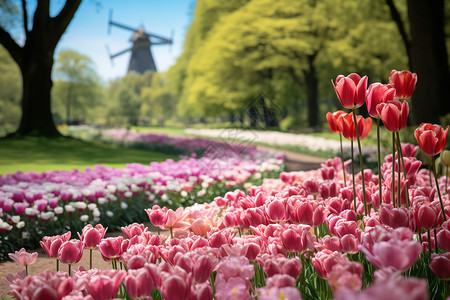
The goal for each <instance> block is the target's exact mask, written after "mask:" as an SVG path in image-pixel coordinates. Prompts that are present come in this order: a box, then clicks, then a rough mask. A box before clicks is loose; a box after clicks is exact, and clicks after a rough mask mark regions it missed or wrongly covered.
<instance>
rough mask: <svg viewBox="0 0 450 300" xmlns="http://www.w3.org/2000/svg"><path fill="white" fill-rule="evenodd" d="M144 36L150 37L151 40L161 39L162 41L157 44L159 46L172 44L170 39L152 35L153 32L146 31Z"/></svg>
mask: <svg viewBox="0 0 450 300" xmlns="http://www.w3.org/2000/svg"><path fill="white" fill-rule="evenodd" d="M144 34H145V35H146V36H148V37H149V38H156V39H159V40H160V41H157V42H155V44H157V45H161V44H170V43H172V41H171V40H169V39H168V38H166V37H163V36H161V35H157V34H154V33H151V32H147V31H144ZM152 44H153V42H152Z"/></svg>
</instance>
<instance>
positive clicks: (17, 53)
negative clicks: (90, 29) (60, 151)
mask: <svg viewBox="0 0 450 300" xmlns="http://www.w3.org/2000/svg"><path fill="white" fill-rule="evenodd" d="M21 3H22V15H23V23H22V24H23V30H24V35H23V37H24V40H25V41H24V44H23V46H20V45H19V44H18V43H17V42H16V41H15V40H14V39H13V37H12V36H11V34H10V33H9V32H7V31H6V29H5V28H4V27H1V26H0V43H1V44H2V45H3V46H4V47H5V48H6V50H7V51H8V52H9V54H10V55H11V57H12V58H13V59H14V61H15V62H16V63H17V65H18V66H19V68H20V71H21V75H22V82H23V85H22V118H21V120H20V125H19V128H18V129H17V131H16V134H17V135H29V134H36V135H45V136H57V135H59V132H58V130H57V129H56V127H55V124H54V122H53V118H52V113H51V103H50V91H51V88H52V79H51V72H52V67H53V55H54V52H55V48H56V45H57V44H58V42H59V40H60V38H61V36H62V35H63V33H64V32H65V30H66V28H67V26H68V25H69V23H70V21H71V20H72V18H73V16H74V14H75V12H76V10H77V9H78V7H79V5H80V3H81V0H70V1H69V0H67V1H65V2H64V5H63V7H62V9H61V11H60V12H59V13H58V14H57V15H56V16H54V17H51V16H50V0H39V1H37V4H36V10H35V11H34V14H33V18H32V20H30V21H31V22H29V20H28V18H29V16H28V11H27V1H26V0H22V1H21ZM30 24H31V25H32V26H31V29H30V26H29V25H30Z"/></svg>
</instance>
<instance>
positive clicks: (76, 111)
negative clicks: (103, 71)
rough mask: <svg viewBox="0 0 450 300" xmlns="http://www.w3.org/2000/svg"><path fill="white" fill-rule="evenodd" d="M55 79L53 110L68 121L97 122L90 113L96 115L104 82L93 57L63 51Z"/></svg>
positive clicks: (59, 57)
mask: <svg viewBox="0 0 450 300" xmlns="http://www.w3.org/2000/svg"><path fill="white" fill-rule="evenodd" d="M53 80H54V86H53V89H52V98H53V103H52V107H53V111H54V113H56V114H59V115H60V116H64V120H65V122H66V123H67V124H71V123H74V122H78V121H90V122H95V118H89V116H91V117H93V114H92V112H93V109H94V108H95V107H96V106H97V105H99V104H100V101H101V100H100V99H101V85H100V78H99V76H98V75H97V73H96V71H95V66H94V64H93V62H92V60H91V59H90V58H89V57H87V56H85V55H83V54H81V53H78V52H76V51H74V50H70V49H67V50H62V51H60V52H59V54H58V57H57V59H56V62H55V68H54V71H53ZM90 113H91V114H90ZM88 119H89V120H88Z"/></svg>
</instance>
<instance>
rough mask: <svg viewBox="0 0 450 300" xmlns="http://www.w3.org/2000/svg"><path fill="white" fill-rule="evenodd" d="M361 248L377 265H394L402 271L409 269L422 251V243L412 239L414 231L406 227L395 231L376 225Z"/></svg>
mask: <svg viewBox="0 0 450 300" xmlns="http://www.w3.org/2000/svg"><path fill="white" fill-rule="evenodd" d="M360 250H361V251H362V252H363V253H364V254H365V255H366V259H367V260H368V261H369V262H371V263H372V264H373V265H374V266H375V267H377V268H388V267H392V268H394V269H396V270H399V271H402V272H404V271H407V270H409V269H410V268H411V267H412V265H413V264H414V263H415V261H416V260H417V258H418V257H419V255H420V253H422V247H421V245H420V243H419V242H416V241H413V240H412V231H411V230H410V229H409V228H405V227H400V228H397V229H395V230H394V231H393V232H388V231H387V230H386V229H384V228H382V227H381V226H377V227H375V228H374V229H373V230H372V231H371V232H370V233H369V235H367V236H366V237H364V241H363V243H362V245H361V246H360Z"/></svg>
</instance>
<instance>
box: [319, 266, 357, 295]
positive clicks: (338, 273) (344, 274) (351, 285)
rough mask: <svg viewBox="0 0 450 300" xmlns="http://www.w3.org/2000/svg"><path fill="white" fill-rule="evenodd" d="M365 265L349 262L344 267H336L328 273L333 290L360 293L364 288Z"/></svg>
mask: <svg viewBox="0 0 450 300" xmlns="http://www.w3.org/2000/svg"><path fill="white" fill-rule="evenodd" d="M363 270H364V267H363V265H362V264H361V263H360V262H356V261H352V262H350V261H348V262H346V264H343V265H336V266H334V267H333V269H332V270H331V272H329V273H328V278H327V279H328V283H329V284H330V287H331V288H332V289H333V290H340V289H344V290H352V291H359V290H360V289H361V286H362V272H363Z"/></svg>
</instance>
